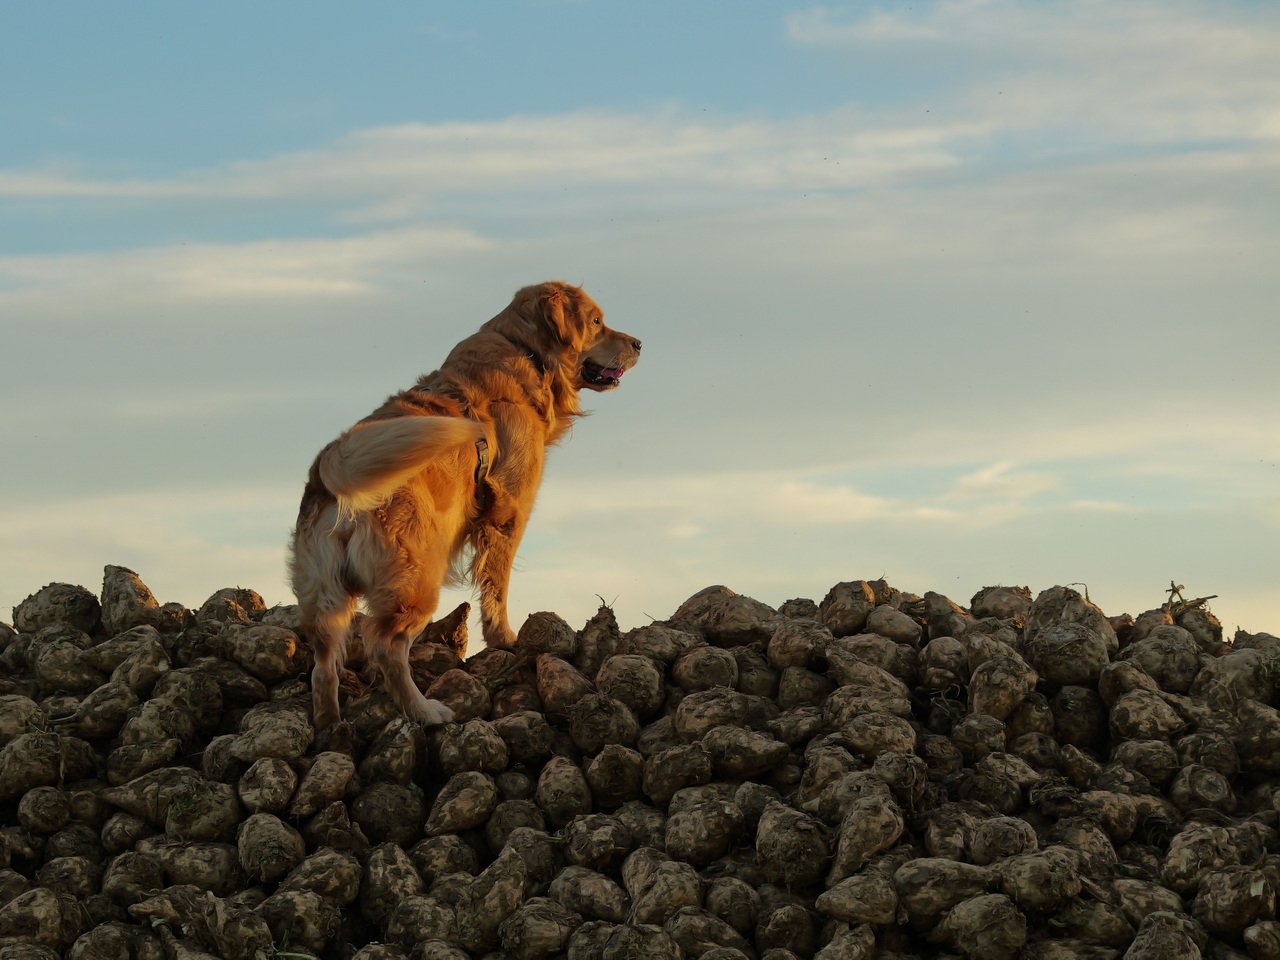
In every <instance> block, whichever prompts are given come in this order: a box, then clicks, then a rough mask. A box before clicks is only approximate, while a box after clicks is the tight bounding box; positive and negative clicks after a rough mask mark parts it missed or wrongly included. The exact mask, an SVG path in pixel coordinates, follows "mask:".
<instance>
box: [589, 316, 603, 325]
mask: <svg viewBox="0 0 1280 960" xmlns="http://www.w3.org/2000/svg"><path fill="white" fill-rule="evenodd" d="M591 322H592V323H594V324H595V325H596V326H597V327H598V326H600V323H601V320H600V318H599V317H592V318H591Z"/></svg>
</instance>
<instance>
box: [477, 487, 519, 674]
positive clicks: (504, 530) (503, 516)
mask: <svg viewBox="0 0 1280 960" xmlns="http://www.w3.org/2000/svg"><path fill="white" fill-rule="evenodd" d="M525 522H526V518H525V517H524V516H521V515H520V513H519V512H518V511H516V510H514V509H512V507H511V505H510V504H504V503H502V502H499V503H497V504H495V505H494V508H491V509H490V511H489V515H488V516H487V517H486V518H485V519H484V520H483V521H481V523H480V524H479V526H478V528H477V530H476V532H475V535H474V546H475V557H474V561H473V566H472V575H473V577H474V581H475V585H476V588H477V590H478V591H479V593H480V629H481V632H482V633H483V634H484V642H485V645H486V646H489V647H497V648H499V649H502V650H510V649H511V648H512V647H514V646H515V642H516V634H515V631H514V630H512V629H511V623H510V622H509V620H508V618H507V590H508V588H509V587H510V585H511V567H512V565H513V564H514V563H515V559H516V550H517V549H518V548H519V546H520V538H521V537H522V536H523V535H524V528H525Z"/></svg>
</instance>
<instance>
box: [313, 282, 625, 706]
mask: <svg viewBox="0 0 1280 960" xmlns="http://www.w3.org/2000/svg"><path fill="white" fill-rule="evenodd" d="M639 357H640V341H639V340H637V339H636V338H635V337H632V336H629V335H628V334H625V333H619V332H618V331H616V330H610V329H609V328H608V327H606V326H605V325H604V318H603V314H602V312H601V310H600V307H598V306H597V305H596V303H595V301H594V300H592V299H591V298H590V297H589V296H587V295H586V294H585V293H584V292H583V291H582V289H581V288H579V287H575V286H573V285H571V284H567V283H561V282H559V281H554V280H553V281H549V282H547V283H540V284H537V285H535V286H531V287H525V288H524V289H523V290H520V291H519V292H518V293H517V294H516V295H515V299H513V300H512V301H511V304H510V306H508V307H507V308H506V309H505V310H503V311H502V312H501V313H499V314H498V315H497V316H496V317H494V318H493V319H492V320H490V321H489V322H487V323H485V324H484V325H483V326H482V327H481V328H480V330H479V332H477V333H475V334H474V335H472V336H470V337H468V338H467V339H465V340H463V341H462V342H461V343H459V344H458V345H457V346H456V347H454V348H453V351H452V352H451V353H450V354H449V356H448V358H446V360H445V362H444V365H443V366H442V367H441V368H440V369H439V370H437V371H435V372H434V373H429V374H427V375H426V376H424V377H422V378H421V379H420V380H418V382H417V384H415V385H414V386H413V387H412V388H410V389H408V390H405V391H402V392H401V393H397V394H395V395H394V396H392V397H390V398H389V399H388V400H387V402H386V403H384V404H383V405H382V406H381V407H379V408H378V409H377V410H375V411H374V412H373V413H371V414H370V415H369V416H367V417H365V418H364V419H363V420H361V421H360V422H359V423H357V424H356V425H355V426H354V427H352V428H351V429H350V430H348V431H347V432H346V433H344V434H343V435H342V436H340V437H338V439H337V440H334V441H333V442H332V443H330V444H329V445H328V446H327V447H325V448H324V449H323V450H321V451H320V455H319V456H318V457H316V460H315V463H313V464H312V466H311V473H310V475H309V476H308V478H307V485H306V489H305V490H304V491H303V494H302V505H301V507H300V508H299V510H298V525H297V527H296V529H295V530H294V533H293V542H292V557H291V574H292V581H293V590H294V593H295V594H296V595H297V597H298V605H299V609H300V613H301V624H302V632H303V634H304V635H305V636H306V638H307V639H308V640H309V641H310V643H311V645H312V649H313V650H314V651H315V669H314V671H313V672H312V675H311V687H312V697H313V702H314V719H315V725H316V727H317V729H323V728H324V727H327V726H329V725H330V724H332V723H334V722H336V721H337V720H338V719H339V716H340V714H339V708H338V676H339V673H340V672H341V670H342V667H343V664H344V662H345V659H346V652H347V645H348V642H349V640H350V638H351V633H352V620H353V618H354V616H355V612H356V605H357V602H358V601H359V600H360V599H363V601H364V605H365V610H366V614H367V615H366V617H365V619H364V621H363V624H362V627H361V633H362V639H363V641H364V645H365V649H366V651H367V652H368V654H369V657H370V659H371V660H372V661H373V663H374V664H375V665H376V666H377V667H378V669H379V671H380V672H381V674H382V677H383V679H384V681H385V683H386V684H387V688H388V690H389V691H390V693H391V696H392V697H393V698H394V700H395V703H396V705H397V706H398V707H399V709H400V710H401V712H402V713H403V714H404V715H405V716H407V717H411V718H413V719H416V720H419V721H421V722H425V723H447V722H449V721H450V720H452V719H453V714H452V712H451V711H450V710H449V709H448V708H447V707H445V706H444V705H443V704H441V703H440V702H438V701H435V700H428V699H427V698H426V697H424V696H423V695H422V692H421V691H420V690H418V688H417V687H416V686H415V685H414V683H413V679H412V677H411V676H410V673H409V647H410V645H411V644H412V643H413V641H414V638H415V637H417V636H418V634H419V633H421V631H422V630H423V628H424V627H426V626H427V624H428V623H430V622H431V616H432V614H433V613H435V609H436V604H437V603H438V601H439V595H440V588H441V586H442V585H444V584H445V583H446V582H449V583H454V582H456V580H460V579H461V578H462V574H461V573H460V572H459V571H460V570H461V568H462V566H463V564H464V556H465V553H466V551H467V550H468V549H469V550H470V564H469V569H468V570H467V571H466V574H467V575H468V576H469V579H470V580H471V582H472V583H473V584H474V585H475V587H476V588H477V590H478V591H479V595H480V619H481V626H482V630H483V634H484V640H485V643H486V644H487V645H489V646H496V647H502V648H508V649H509V648H510V647H511V646H512V645H513V644H514V643H515V639H516V637H515V634H514V633H513V632H512V630H511V625H510V624H509V623H508V622H507V587H508V584H509V582H510V579H511V564H512V562H513V561H514V560H515V555H516V548H517V547H519V545H520V538H521V536H522V535H523V534H524V529H525V524H526V523H527V522H528V519H529V513H530V511H531V510H532V509H533V501H534V498H535V497H536V496H537V493H538V484H539V482H540V480H541V479H542V465H543V461H544V459H545V457H546V449H547V447H549V446H550V445H552V444H554V443H556V442H557V441H558V440H559V439H560V438H561V437H562V436H564V433H565V431H566V430H568V429H569V428H570V427H571V426H572V425H573V422H574V421H575V420H576V419H577V418H578V417H580V416H582V415H583V410H582V407H581V406H579V401H578V394H579V391H581V390H584V389H586V390H596V391H604V390H612V389H613V388H614V387H616V386H617V385H618V381H619V380H620V379H621V377H622V375H623V373H625V372H626V371H627V370H629V369H631V367H633V366H635V363H636V361H637V360H638V359H639ZM451 573H452V574H453V576H452V577H451Z"/></svg>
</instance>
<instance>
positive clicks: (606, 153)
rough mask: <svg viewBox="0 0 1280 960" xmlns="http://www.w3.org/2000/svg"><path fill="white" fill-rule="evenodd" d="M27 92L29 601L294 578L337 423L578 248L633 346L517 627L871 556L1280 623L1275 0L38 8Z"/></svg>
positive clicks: (20, 422)
mask: <svg viewBox="0 0 1280 960" xmlns="http://www.w3.org/2000/svg"><path fill="white" fill-rule="evenodd" d="M0 129H2V130H3V131H4V133H3V135H2V136H0V451H2V453H0V619H3V620H8V619H9V613H10V608H11V607H12V606H13V605H14V604H16V603H18V602H20V601H21V600H22V599H23V598H24V597H26V596H27V595H28V594H30V593H32V592H34V591H36V590H38V589H39V588H40V587H42V586H43V585H45V584H46V583H50V582H55V581H60V582H70V583H79V584H83V585H85V586H87V587H89V588H90V589H93V590H95V591H96V590H98V589H99V588H100V586H101V579H102V568H103V566H104V565H106V564H119V565H123V566H127V567H130V568H132V569H134V570H136V571H137V572H138V574H139V575H140V576H141V577H142V579H143V581H144V582H145V583H147V584H148V586H150V588H151V589H152V590H153V592H154V593H155V594H156V596H157V598H158V599H159V600H160V601H161V602H166V601H179V602H182V603H184V604H186V605H188V606H192V607H196V606H199V605H200V604H201V603H202V602H203V600H204V599H205V598H206V597H207V596H209V595H210V594H212V593H213V592H214V591H216V590H218V589H220V588H222V587H227V586H245V587H252V588H253V589H255V590H257V591H258V592H259V593H261V594H262V595H263V597H264V599H265V600H266V602H267V603H269V604H273V603H288V602H292V595H291V593H290V590H289V587H288V583H287V580H286V577H285V544H286V541H287V539H288V535H289V531H290V529H291V527H292V524H293V521H294V518H295V516H296V510H297V503H298V499H299V497H300V494H301V489H302V484H303V481H304V479H305V477H306V472H307V469H308V466H309V464H310V462H311V460H312V458H313V457H314V456H315V454H316V452H317V451H318V450H319V448H320V447H321V446H323V445H324V444H325V443H326V442H328V441H329V440H331V439H332V438H333V437H335V436H336V435H337V434H339V433H340V432H342V431H343V430H344V429H346V428H347V427H348V426H350V425H351V424H352V423H354V422H355V421H356V420H358V419H360V418H361V417H363V416H365V415H366V414H367V413H369V412H370V411H371V410H372V409H373V408H374V407H376V406H377V405H378V404H379V403H380V402H381V401H382V400H383V399H384V398H385V397H386V396H387V395H388V394H390V393H393V392H395V391H396V390H399V389H403V388H405V387H408V386H410V385H411V384H412V383H413V382H414V380H415V379H416V378H417V377H418V376H419V375H420V374H422V373H424V372H427V371H430V370H433V369H435V368H436V367H437V366H438V365H439V363H440V362H441V361H442V360H443V359H444V357H445V355H446V354H447V353H448V351H449V349H450V347H451V346H452V345H453V344H454V343H455V342H457V341H458V340H460V339H462V338H463V337H465V336H467V335H468V334H470V333H472V332H474V330H475V329H476V328H477V327H478V326H479V325H480V324H481V323H483V322H484V321H485V320H487V319H489V318H490V317H492V316H493V315H494V314H496V313H497V312H498V311H499V310H501V309H502V308H503V307H504V306H505V305H506V304H507V303H508V302H509V300H510V298H511V295H512V294H513V293H514V292H515V290H516V289H518V288H519V287H521V286H524V285H526V284H529V283H534V282H538V281H541V280H545V279H551V278H556V279H562V280H567V281H569V282H573V283H582V284H583V285H584V286H585V288H586V290H587V291H588V292H589V293H590V294H591V295H592V296H593V297H594V298H595V299H596V300H597V301H598V302H599V303H600V304H601V306H602V307H603V308H604V311H605V319H606V322H607V323H609V324H610V326H612V327H614V328H616V329H621V330H624V331H626V332H628V333H631V334H633V335H635V336H637V337H639V338H641V339H642V340H643V341H644V343H645V349H644V354H643V358H642V360H641V363H640V364H639V365H638V366H637V367H636V369H635V370H633V371H631V372H629V373H628V374H627V376H626V379H625V380H624V382H623V384H622V386H621V387H620V388H619V389H618V390H616V391H613V392H611V393H609V394H605V395H599V396H597V395H594V394H593V395H588V397H587V401H588V402H587V404H586V406H587V407H588V408H590V409H592V410H593V411H594V413H593V415H592V416H590V417H588V418H586V419H584V420H582V421H580V422H579V423H578V424H577V426H576V427H575V429H574V431H573V434H572V436H571V437H570V438H569V439H568V440H567V441H566V442H565V443H564V444H563V445H562V447H561V448H559V449H557V450H555V451H553V453H552V455H551V457H550V458H549V462H548V468H547V471H546V474H545V477H544V482H543V486H542V492H541V495H540V498H539V503H538V507H537V509H536V510H535V513H534V516H533V519H532V521H531V523H530V527H529V532H528V534H527V535H526V538H525V541H524V543H523V545H522V547H521V550H520V557H519V561H518V564H517V570H516V574H515V577H514V580H513V585H512V590H511V601H510V605H511V616H512V622H513V625H514V626H516V627H517V628H518V627H519V624H520V623H522V622H523V620H524V618H525V617H526V616H527V615H528V614H529V613H532V612H535V611H539V610H553V611H555V612H557V613H559V614H560V615H561V616H563V617H565V618H566V619H567V620H568V621H569V622H570V623H571V624H573V625H575V626H580V625H581V624H582V623H583V622H584V621H585V620H586V619H587V617H589V616H590V615H591V614H592V613H594V611H595V609H596V607H597V606H598V605H599V603H600V602H601V600H602V599H603V600H605V601H608V602H610V603H611V604H612V605H613V607H614V610H615V611H616V613H617V616H618V619H619V622H620V624H621V626H622V627H623V629H629V628H631V627H635V626H640V625H643V624H645V623H648V622H649V621H650V620H651V619H663V618H665V617H668V616H670V615H671V614H672V613H673V612H674V611H675V609H676V608H677V607H678V606H679V604H680V603H681V602H682V601H683V600H684V599H685V598H687V597H688V596H690V595H692V594H694V593H695V592H697V591H698V590H700V589H702V588H703V587H705V586H708V585H710V584H725V585H727V586H728V587H730V588H731V589H733V590H735V591H737V592H739V593H745V594H748V595H750V596H753V597H755V598H756V599H758V600H762V601H764V602H765V603H768V604H771V605H774V606H776V605H778V604H781V603H782V602H784V601H785V600H787V599H791V598H794V597H810V598H813V599H815V600H819V601H820V600H821V599H822V597H823V596H824V595H825V594H826V592H827V590H828V589H829V588H830V587H831V586H832V585H833V584H835V583H838V582H841V581H846V580H855V579H872V578H879V577H883V578H885V579H887V580H888V581H889V583H890V584H892V585H893V586H895V587H897V588H899V589H901V590H907V591H911V592H914V593H921V594H922V593H924V592H925V591H929V590H934V591H937V592H940V593H943V594H946V595H947V596H949V597H951V598H952V599H953V600H956V601H957V602H959V603H962V604H967V603H968V602H969V599H970V597H971V596H972V595H973V594H974V593H975V592H976V591H977V590H979V589H980V588H981V587H983V586H988V585H995V584H1003V585H1023V586H1028V587H1030V588H1031V590H1032V591H1033V592H1039V591H1040V590H1043V589H1046V588H1048V587H1050V586H1053V585H1055V584H1074V585H1076V587H1077V589H1080V590H1082V591H1087V593H1088V595H1089V596H1090V598H1091V599H1092V600H1093V601H1094V602H1095V603H1097V604H1098V605H1099V606H1100V607H1101V608H1102V609H1103V610H1104V612H1106V613H1107V614H1108V615H1116V614H1120V613H1123V612H1128V613H1131V614H1134V615H1136V614H1138V613H1140V612H1142V611H1143V610H1147V609H1150V608H1153V607H1157V606H1159V605H1160V604H1161V603H1162V602H1164V600H1165V599H1166V598H1167V594H1166V591H1167V590H1168V588H1169V586H1170V583H1171V582H1176V583H1177V584H1180V585H1183V586H1184V587H1185V589H1184V591H1183V593H1184V595H1185V596H1186V597H1188V598H1190V597H1201V596H1207V595H1211V594H1212V595H1216V597H1217V599H1214V600H1213V601H1211V603H1210V607H1211V609H1212V610H1213V611H1214V612H1215V613H1216V614H1217V615H1218V616H1219V617H1220V618H1221V620H1222V621H1223V625H1224V627H1225V628H1226V630H1227V633H1228V635H1230V634H1231V633H1232V632H1233V631H1234V630H1235V629H1236V628H1243V629H1245V630H1248V631H1250V632H1256V631H1260V630H1265V631H1268V632H1272V633H1277V634H1280V468H1278V467H1277V463H1278V462H1280V375H1278V374H1277V366H1276V364H1277V357H1280V322H1278V321H1280V317H1278V311H1277V303H1278V302H1280V269H1278V268H1277V263H1280V6H1277V5H1275V4H1272V3H1267V2H1240V0H1212V2H1178V0H1158V2H1147V0H1127V2H1125V3H1120V4H1117V3H1114V2H1102V0H935V2H884V3H879V4H871V3H843V4H841V3H833V4H827V5H814V4H812V3H804V2H801V3H795V2H788V0H781V2H780V0H731V2H730V0H705V2H699V0H692V2H691V0H650V2H646V3H643V4H642V3H634V2H621V0H503V2H500V3H499V2H494V0H467V2H441V3H433V4H420V3H395V2H383V3H374V4H364V5H359V6H358V7H357V6H356V5H352V4H343V3H334V2H321V0H308V2H306V3H301V2H293V0H281V2H276V3H271V4H261V3H256V2H255V3H247V2H240V0H227V2H224V3H221V4H216V5H208V4H205V5H193V4H171V3H167V2H128V3H121V4H106V5H104V4H97V3H89V2H84V0H71V2H67V3H61V4H39V3H34V2H21V0H19V2H11V3H6V4H4V5H3V6H0ZM468 596H469V594H468V592H467V591H460V592H453V593H450V594H447V595H446V597H445V598H444V601H443V602H442V612H443V611H445V610H447V609H450V608H451V607H452V606H453V605H455V604H456V603H458V602H461V601H462V600H464V599H467V598H468Z"/></svg>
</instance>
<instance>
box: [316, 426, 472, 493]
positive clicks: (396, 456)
mask: <svg viewBox="0 0 1280 960" xmlns="http://www.w3.org/2000/svg"><path fill="white" fill-rule="evenodd" d="M483 436H484V428H483V427H482V426H481V425H480V424H479V423H477V422H476V421H475V420H465V419H462V418H460V417H396V418H394V419H391V420H372V421H370V422H368V423H362V424H359V425H358V426H356V427H353V428H352V429H351V430H348V431H347V432H346V433H344V434H343V435H342V436H340V437H339V438H338V439H337V440H335V441H333V443H331V444H329V446H327V447H326V448H325V449H324V451H323V452H322V453H321V454H320V460H319V464H318V467H319V471H320V481H321V482H322V483H323V484H324V485H325V487H326V489H328V491H329V492H330V493H332V494H333V495H334V497H336V498H337V501H338V511H339V513H340V514H343V515H346V516H350V515H352V514H354V513H358V512H359V511H361V510H372V509H373V508H374V507H377V506H379V505H380V504H382V503H383V502H384V501H385V500H386V499H387V498H388V497H390V496H391V494H393V493H395V492H396V490H397V489H398V488H399V487H400V486H401V485H402V484H403V483H404V482H405V481H406V480H408V479H409V478H410V477H412V476H413V475H414V474H415V473H417V472H418V471H419V470H421V469H422V468H423V467H424V466H425V465H426V464H427V463H428V462H429V461H431V460H434V459H437V458H439V457H443V456H447V455H449V454H451V453H455V452H456V451H457V450H458V449H459V448H460V447H464V446H466V445H467V444H471V443H475V442H476V441H477V440H478V439H480V438H481V437H483Z"/></svg>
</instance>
